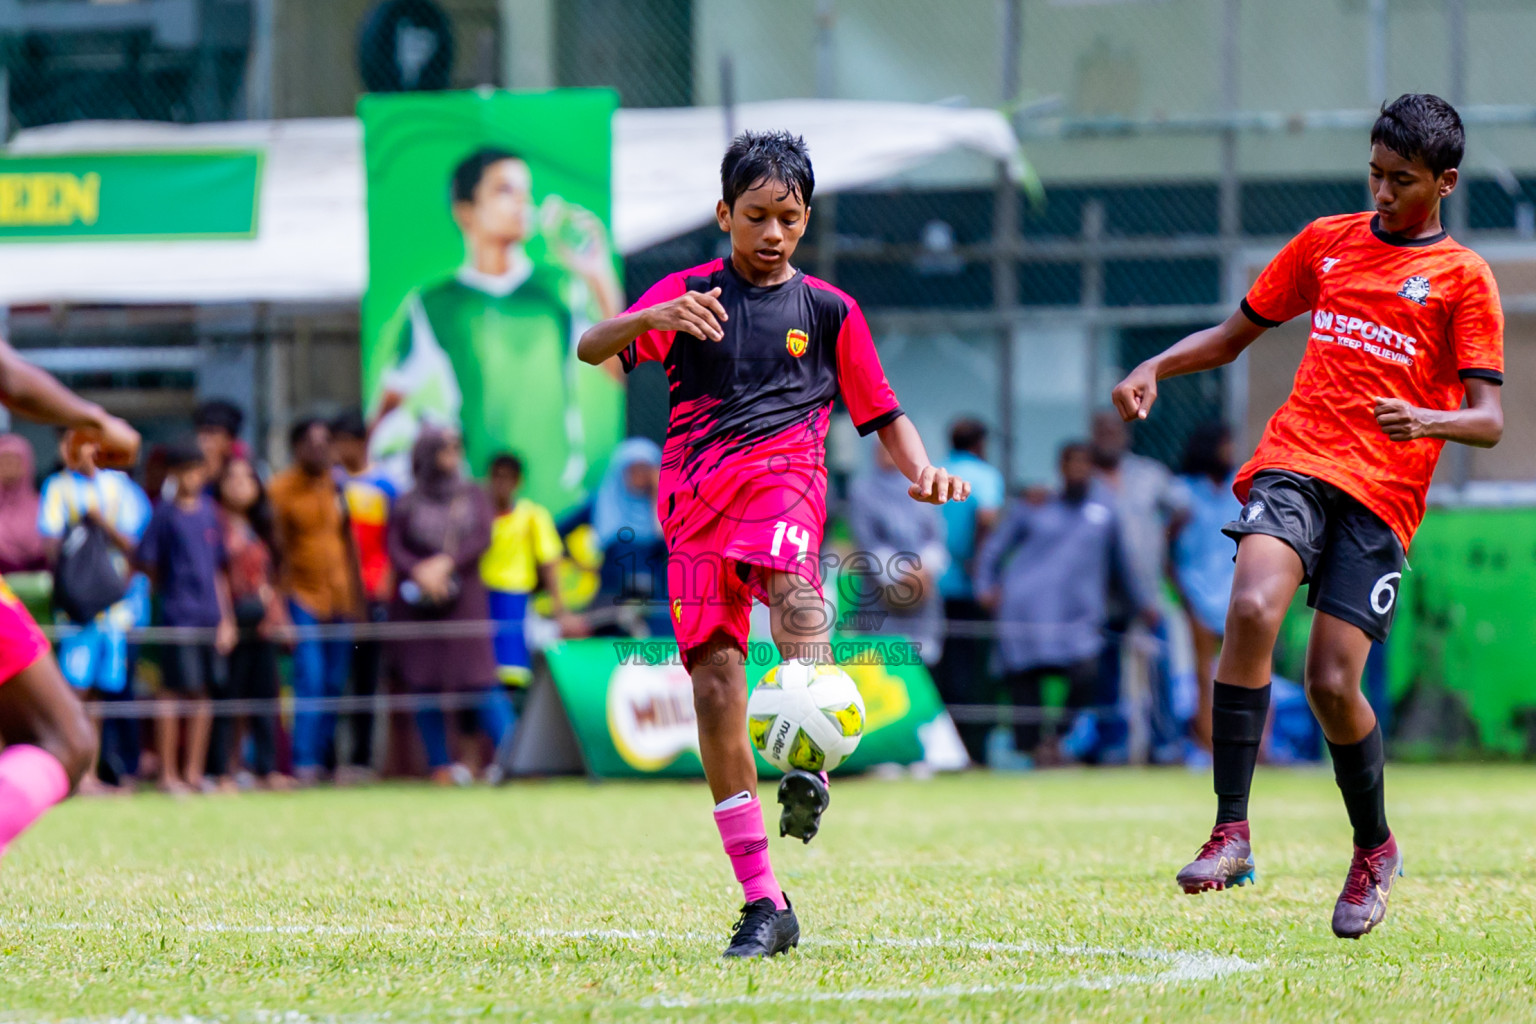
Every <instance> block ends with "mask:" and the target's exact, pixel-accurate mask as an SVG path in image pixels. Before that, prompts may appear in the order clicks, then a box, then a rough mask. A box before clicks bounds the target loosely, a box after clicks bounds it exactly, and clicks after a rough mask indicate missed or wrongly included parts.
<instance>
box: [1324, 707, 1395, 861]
mask: <svg viewBox="0 0 1536 1024" xmlns="http://www.w3.org/2000/svg"><path fill="white" fill-rule="evenodd" d="M1328 752H1329V753H1330V754H1332V755H1333V779H1334V781H1335V782H1337V783H1338V784H1339V792H1341V793H1343V794H1344V809H1345V810H1347V811H1349V823H1350V824H1351V825H1353V826H1354V829H1355V845H1356V846H1358V847H1360V848H1361V849H1362V850H1369V849H1372V848H1374V847H1377V846H1380V845H1381V844H1382V843H1384V842H1386V841H1387V839H1388V837H1390V836H1391V835H1392V833H1391V831H1390V830H1389V829H1388V828H1387V786H1386V782H1385V780H1384V779H1383V778H1382V774H1383V771H1384V770H1385V768H1386V765H1387V755H1386V752H1385V751H1384V750H1383V749H1382V745H1381V723H1380V722H1378V723H1376V725H1374V726H1372V727H1371V731H1370V733H1369V735H1367V736H1366V737H1365V739H1363V740H1361V741H1360V742H1359V743H1334V742H1333V741H1332V740H1330V741H1329V742H1328Z"/></svg>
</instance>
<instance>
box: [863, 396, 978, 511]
mask: <svg viewBox="0 0 1536 1024" xmlns="http://www.w3.org/2000/svg"><path fill="white" fill-rule="evenodd" d="M877 433H878V434H879V437H880V443H881V444H883V445H885V450H886V451H888V452H890V453H891V460H892V461H893V462H895V463H896V468H897V469H899V470H901V473H902V475H903V476H905V477H906V478H907V479H908V480H910V481H912V486H911V487H909V488H907V493H908V494H910V495H911V496H912V497H913V498H914V499H915V500H917V501H921V502H926V503H927V504H930V505H942V504H944V503H945V502H946V501H964V500H965V499H966V498H968V497H970V495H971V484H970V481H968V480H962V479H961V478H960V477H958V476H950V475H949V473H948V471H947V470H945V469H944V467H942V466H935V465H933V464H932V463H931V462H929V461H928V449H927V448H925V447H924V446H923V438H922V436H921V435H920V434H918V432H917V427H915V426H913V424H912V421H911V420H910V419H908V418H907V417H905V416H897V417H896V418H895V419H894V420H892V421H891V422H890V423H887V424H886V425H885V426H883V427H881V428H880V429H879V431H877Z"/></svg>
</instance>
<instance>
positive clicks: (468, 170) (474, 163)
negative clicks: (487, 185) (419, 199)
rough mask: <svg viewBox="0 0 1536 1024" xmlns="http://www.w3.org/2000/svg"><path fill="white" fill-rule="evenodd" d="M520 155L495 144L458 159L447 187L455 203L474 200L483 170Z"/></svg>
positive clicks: (519, 157)
mask: <svg viewBox="0 0 1536 1024" xmlns="http://www.w3.org/2000/svg"><path fill="white" fill-rule="evenodd" d="M522 159H523V158H522V157H521V156H518V155H517V154H516V153H514V152H512V151H511V150H510V149H501V148H500V147H497V146H481V147H480V148H479V149H477V150H475V151H474V152H473V153H471V154H469V156H467V157H465V158H464V159H463V160H460V161H459V165H458V166H457V167H455V168H454V169H453V179H452V181H451V183H450V185H449V189H450V191H451V193H452V195H453V201H454V202H456V203H472V202H474V201H475V189H477V188H479V187H480V179H481V178H484V177H485V172H486V171H487V170H488V169H489V168H490V167H491V165H492V164H499V163H501V162H502V161H503V160H522Z"/></svg>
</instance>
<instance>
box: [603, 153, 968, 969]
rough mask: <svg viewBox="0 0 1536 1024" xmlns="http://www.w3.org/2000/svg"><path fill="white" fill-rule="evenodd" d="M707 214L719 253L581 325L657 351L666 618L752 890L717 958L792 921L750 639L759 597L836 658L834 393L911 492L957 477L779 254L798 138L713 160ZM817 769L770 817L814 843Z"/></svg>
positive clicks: (861, 324) (832, 291) (804, 639)
mask: <svg viewBox="0 0 1536 1024" xmlns="http://www.w3.org/2000/svg"><path fill="white" fill-rule="evenodd" d="M720 178H721V191H722V198H721V200H720V202H719V204H718V206H717V207H716V217H717V219H718V221H719V224H720V229H721V230H722V231H725V232H727V233H729V234H730V236H731V256H730V258H729V259H726V260H713V261H711V262H709V263H706V264H703V265H702V266H698V267H693V268H691V269H689V270H684V271H681V272H679V273H676V274H671V275H668V276H667V277H665V278H663V279H662V280H661V281H659V282H657V283H656V285H655V286H653V287H652V288H651V289H650V290H649V291H648V292H646V293H645V295H643V296H642V297H641V298H640V301H638V302H636V303H635V305H634V306H633V307H631V308H630V309H629V310H628V311H627V312H625V313H624V314H622V315H621V316H617V317H614V318H613V319H611V320H606V321H604V322H602V323H600V324H597V325H596V326H594V327H592V328H591V329H590V330H588V331H587V332H586V334H585V335H583V337H582V339H581V344H580V346H579V348H578V353H579V355H580V356H581V358H582V359H583V360H585V361H587V362H589V363H594V364H596V363H602V362H603V361H605V360H607V359H610V358H612V357H613V356H615V355H617V356H618V357H619V359H620V361H621V363H622V364H623V366H624V368H625V370H632V369H634V367H635V366H636V365H638V364H639V363H642V362H647V361H657V362H660V363H662V364H663V365H664V366H665V367H666V371H667V382H668V388H669V391H670V394H671V417H670V422H669V423H668V427H667V441H666V445H665V446H664V448H663V450H662V463H661V489H660V492H659V495H658V513H659V514H660V516H661V522H662V529H663V531H664V533H665V534H666V539H667V550H668V563H667V576H668V579H667V583H668V593H669V595H670V597H671V605H672V607H671V612H672V623H673V628H674V630H675V632H676V634H677V641H678V647H679V649H680V650H681V652H682V657H683V663H684V665H685V666H686V667H687V669H688V671H689V674H690V675H691V676H692V678H693V691H694V707H695V710H696V712H697V716H698V723H699V756H700V759H701V760H702V761H703V762H704V772H705V774H706V775H707V776H708V778H709V787H710V791H711V793H712V795H713V796H714V799H715V823H716V825H717V826H718V828H719V830H720V838H721V841H722V842H723V844H724V846H725V851H726V853H727V854H728V855H729V856H730V858H731V866H732V868H733V869H734V871H735V873H736V878H737V880H738V881H740V882H741V885H742V890H743V892H744V894H745V897H746V904H745V906H743V907H742V910H741V918H740V920H739V921H738V922H737V925H736V931H735V934H734V935H733V937H732V939H731V943H730V945H729V947H728V948H727V949H726V951H725V955H726V956H728V957H764V956H772V955H774V954H776V953H782V952H784V951H785V950H787V949H789V948H790V947H792V946H794V945H796V944H797V943H798V942H799V939H800V926H799V923H798V922H797V921H796V919H795V914H794V911H793V910H792V909H791V908H790V906H789V900H788V899H787V898H786V897H785V896H784V893H783V890H781V889H780V888H779V884H778V882H777V881H776V880H775V879H774V876H773V869H772V867H771V866H770V864H769V860H768V834H767V830H766V828H765V827H764V824H763V812H762V807H761V805H760V804H759V803H758V800H757V796H756V787H757V765H756V762H755V760H754V758H753V753H752V745H751V742H750V740H749V739H748V736H747V677H746V665H745V658H746V644H747V632H748V617H749V614H750V612H751V609H752V602H753V601H754V600H756V601H761V602H763V603H764V604H766V605H767V606H768V608H769V611H770V617H771V623H772V630H773V639H774V642H775V644H777V645H778V647H779V650H780V653H781V654H782V655H783V656H784V657H785V658H792V657H800V658H805V659H809V660H818V659H819V660H825V659H826V658H829V657H830V626H831V621H830V616H829V614H828V612H827V609H826V604H825V602H824V601H823V599H822V591H821V577H820V572H819V568H820V559H819V556H820V551H821V533H822V527H823V524H824V523H825V521H826V492H827V470H826V434H827V424H828V420H829V418H830V415H831V409H832V401H833V399H834V398H836V397H838V396H839V395H841V396H842V399H843V401H844V403H845V404H846V405H847V406H848V411H849V414H850V415H851V416H852V418H853V421H854V423H855V424H856V425H857V426H858V428H859V433H861V434H870V433H876V432H878V433H879V436H880V440H881V442H882V443H883V444H884V445H885V447H886V449H887V450H888V451H889V452H890V453H891V456H892V458H893V460H894V461H895V463H896V465H897V466H898V467H899V468H900V469H901V471H902V472H903V473H904V474H905V475H906V476H907V478H908V479H909V480H911V481H912V486H911V488H910V490H909V493H910V494H911V496H912V498H913V499H914V500H916V501H924V502H928V503H931V504H935V505H941V504H943V503H944V502H946V501H951V500H957V501H963V500H965V498H966V496H967V495H968V494H969V492H970V485H969V484H967V483H966V482H965V481H964V480H961V479H960V478H958V477H951V476H949V475H948V474H947V473H946V472H945V471H944V470H943V469H941V468H939V467H936V466H933V465H932V464H931V463H930V462H929V461H928V453H927V452H926V451H925V450H924V448H923V443H922V440H921V438H919V436H918V433H917V429H916V428H915V427H914V426H913V425H912V423H911V421H910V420H908V419H907V418H906V416H905V415H903V413H902V410H901V406H900V405H899V404H898V403H897V401H896V396H895V394H894V393H893V392H892V391H891V387H890V385H889V384H888V383H887V382H886V379H885V372H884V370H882V369H881V367H880V359H879V357H878V356H877V355H876V353H875V346H874V342H873V340H872V339H871V338H870V334H869V326H868V324H866V323H865V321H864V314H863V313H862V312H861V311H860V310H859V307H858V304H857V303H856V302H854V301H853V299H852V298H850V297H849V296H848V295H846V294H844V293H843V292H841V291H838V290H837V289H836V288H834V287H832V286H831V285H829V284H827V283H826V282H824V281H819V280H817V279H816V278H813V277H809V276H807V275H805V274H803V273H801V272H800V271H798V270H796V269H795V268H794V267H792V266H791V265H790V262H789V260H790V257H791V256H792V255H793V254H794V251H795V247H796V245H797V244H798V243H799V241H800V238H801V236H802V235H804V233H805V229H806V224H807V221H808V220H809V217H810V212H811V211H810V201H811V193H812V191H813V190H814V188H815V177H814V175H813V173H812V170H811V162H810V157H809V155H808V154H807V153H806V148H805V143H804V141H803V140H801V139H799V138H797V137H795V136H792V135H789V134H787V133H784V132H772V133H763V134H755V133H752V132H747V133H745V134H743V135H741V136H740V137H738V138H737V139H736V140H735V141H734V142H733V143H732V144H731V147H730V149H729V150H727V152H726V154H725V160H724V162H723V163H722V164H721V168H720ZM827 801H828V797H827V787H826V779H825V777H824V776H818V775H813V774H810V773H807V772H799V771H796V772H790V773H789V774H788V775H786V776H785V777H784V779H783V781H782V782H781V783H780V786H779V802H780V803H781V804H783V808H784V809H783V813H782V815H781V818H780V834H781V835H793V836H795V837H796V838H799V839H802V840H804V841H806V842H809V841H810V839H811V837H812V836H813V835H815V834H816V830H817V828H818V826H819V824H820V819H821V812H822V811H823V810H824V809H825V808H826V806H827Z"/></svg>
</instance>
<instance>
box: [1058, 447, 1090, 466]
mask: <svg viewBox="0 0 1536 1024" xmlns="http://www.w3.org/2000/svg"><path fill="white" fill-rule="evenodd" d="M1074 455H1081V456H1082V457H1083V458H1085V459H1089V460H1092V458H1093V445H1091V444H1089V443H1088V442H1087V441H1068V442H1067V443H1066V444H1063V445H1062V446H1061V447H1060V448H1059V449H1057V451H1056V462H1057V464H1058V465H1059V464H1061V463H1064V462H1066V461H1067V460H1068V459H1069V458H1071V457H1072V456H1074Z"/></svg>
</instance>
